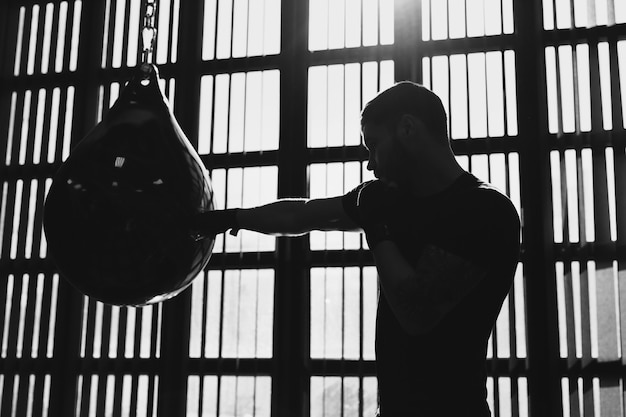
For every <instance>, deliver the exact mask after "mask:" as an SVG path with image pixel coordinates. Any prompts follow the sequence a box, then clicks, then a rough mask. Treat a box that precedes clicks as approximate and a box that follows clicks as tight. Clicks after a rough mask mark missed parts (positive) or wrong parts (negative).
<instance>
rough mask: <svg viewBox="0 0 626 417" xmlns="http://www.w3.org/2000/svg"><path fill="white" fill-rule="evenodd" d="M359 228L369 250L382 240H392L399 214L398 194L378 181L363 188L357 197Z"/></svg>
mask: <svg viewBox="0 0 626 417" xmlns="http://www.w3.org/2000/svg"><path fill="white" fill-rule="evenodd" d="M356 204H357V208H358V213H359V220H360V223H361V224H360V226H361V227H362V228H363V230H364V231H365V237H366V239H367V243H368V245H369V247H370V248H371V249H373V248H374V246H376V245H377V244H378V243H379V242H381V241H383V240H390V239H392V235H393V229H394V227H393V226H394V225H395V224H397V222H398V219H397V215H398V214H399V212H400V210H399V209H400V204H401V199H400V193H399V191H398V190H397V189H396V188H392V187H389V186H388V185H387V184H385V183H384V182H382V181H380V180H376V181H371V182H369V183H367V184H365V185H364V186H363V188H361V190H360V191H359V194H358V196H357V203H356Z"/></svg>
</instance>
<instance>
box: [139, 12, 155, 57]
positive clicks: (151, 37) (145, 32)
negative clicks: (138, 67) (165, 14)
mask: <svg viewBox="0 0 626 417" xmlns="http://www.w3.org/2000/svg"><path fill="white" fill-rule="evenodd" d="M156 8H157V4H156V0H146V13H145V15H144V16H143V29H142V30H141V38H142V41H143V52H142V54H141V57H142V61H143V64H144V65H146V64H152V58H153V57H152V55H153V54H152V51H153V50H154V44H155V42H156V36H157V28H156V26H155V19H156Z"/></svg>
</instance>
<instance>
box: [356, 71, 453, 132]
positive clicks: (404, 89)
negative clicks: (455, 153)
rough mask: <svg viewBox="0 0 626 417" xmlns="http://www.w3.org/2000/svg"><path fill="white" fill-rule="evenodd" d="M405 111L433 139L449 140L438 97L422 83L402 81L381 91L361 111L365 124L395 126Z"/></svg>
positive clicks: (446, 123) (390, 127)
mask: <svg viewBox="0 0 626 417" xmlns="http://www.w3.org/2000/svg"><path fill="white" fill-rule="evenodd" d="M404 114H410V115H412V116H414V117H416V118H417V119H419V120H420V121H421V122H422V123H423V124H424V126H425V127H426V128H427V129H428V131H429V132H430V133H431V134H432V135H434V136H435V137H436V138H441V139H443V140H445V141H446V142H447V141H448V118H447V115H446V110H445V109H444V107H443V104H442V103H441V100H440V99H439V97H438V96H437V95H436V94H435V93H433V92H432V91H430V90H429V89H428V88H426V87H424V86H423V85H421V84H417V83H414V82H411V81H401V82H398V83H396V84H394V85H393V86H391V87H389V88H388V89H387V90H384V91H382V92H381V93H379V94H378V95H377V96H376V97H374V98H373V99H372V100H371V101H370V102H368V103H367V104H366V105H365V107H364V108H363V111H362V112H361V126H364V125H365V124H367V123H372V124H377V125H384V126H386V127H387V128H389V129H394V128H395V125H396V123H398V121H399V120H400V118H401V117H402V116H403V115H404Z"/></svg>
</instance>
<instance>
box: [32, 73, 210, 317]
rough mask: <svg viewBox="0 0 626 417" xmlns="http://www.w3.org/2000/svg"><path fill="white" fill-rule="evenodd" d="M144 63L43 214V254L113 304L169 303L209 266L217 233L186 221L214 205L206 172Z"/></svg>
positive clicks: (64, 169) (81, 146)
mask: <svg viewBox="0 0 626 417" xmlns="http://www.w3.org/2000/svg"><path fill="white" fill-rule="evenodd" d="M158 79H159V77H158V72H157V69H156V67H155V66H154V65H151V64H144V65H142V66H140V67H138V68H137V72H136V74H135V75H134V77H133V78H132V79H131V81H130V82H129V83H128V85H127V86H126V87H125V88H124V89H123V91H122V93H121V94H120V97H119V99H118V100H117V101H116V102H115V104H114V105H113V107H112V108H111V109H110V110H109V111H108V113H107V114H106V116H105V117H104V118H103V120H102V122H101V123H100V124H98V125H97V126H96V127H95V128H94V129H93V130H92V131H91V132H90V133H89V134H88V135H87V136H86V137H85V138H84V139H83V140H82V141H80V142H79V143H78V145H77V146H76V147H75V148H74V149H73V151H72V153H71V155H70V157H69V158H68V159H67V161H65V162H64V163H63V165H62V166H61V168H60V169H59V171H58V172H57V174H56V176H55V177H54V179H53V182H52V186H51V188H50V191H49V193H48V196H47V199H46V204H45V211H44V230H45V233H46V238H47V241H48V248H49V252H50V255H51V256H52V258H53V260H54V261H55V263H56V265H57V267H58V269H59V271H60V273H61V275H63V276H64V277H65V278H66V279H67V280H68V281H69V282H71V283H72V284H73V285H74V286H75V287H76V288H77V289H78V290H79V291H81V292H82V293H84V294H85V295H88V296H90V297H92V298H94V299H97V300H99V301H102V302H105V303H108V304H115V305H134V306H139V305H145V304H151V303H156V302H160V301H164V300H167V299H169V298H171V297H174V296H175V295H177V294H178V293H180V292H181V291H182V290H183V289H185V288H186V287H187V286H188V285H189V284H191V282H192V280H193V279H194V278H195V277H196V276H197V274H198V273H199V272H200V271H201V270H202V269H203V268H204V266H205V265H206V264H207V262H208V260H209V257H210V256H211V251H212V249H213V244H214V238H212V237H209V238H200V237H199V236H196V235H195V233H194V231H193V230H192V227H191V225H190V220H191V219H192V217H193V216H194V215H197V214H198V213H201V212H204V211H207V210H213V209H214V202H213V191H212V188H211V182H210V178H209V176H208V173H207V171H206V169H205V167H204V165H203V163H202V161H201V160H200V158H199V156H198V154H197V153H196V151H195V150H194V149H193V147H192V146H191V144H190V143H189V141H188V140H187V138H186V137H185V134H184V133H183V131H182V130H181V128H180V126H179V125H178V123H177V121H176V119H175V118H174V115H173V114H172V111H171V109H170V108H169V106H168V104H167V100H166V98H165V97H164V95H163V93H162V91H161V89H160V87H159V83H158Z"/></svg>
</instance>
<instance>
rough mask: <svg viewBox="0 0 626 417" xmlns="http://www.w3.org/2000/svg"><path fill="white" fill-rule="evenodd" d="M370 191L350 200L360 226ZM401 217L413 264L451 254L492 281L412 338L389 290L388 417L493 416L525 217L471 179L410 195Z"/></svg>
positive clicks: (383, 324) (382, 326) (384, 390)
mask: <svg viewBox="0 0 626 417" xmlns="http://www.w3.org/2000/svg"><path fill="white" fill-rule="evenodd" d="M363 186H364V184H361V185H360V186H359V187H357V188H355V189H354V190H352V191H351V192H349V193H348V194H346V195H345V196H344V197H343V205H344V209H345V211H346V213H347V214H348V215H349V216H350V217H351V218H352V219H353V220H354V221H355V222H356V223H357V224H361V221H360V218H359V212H358V208H357V206H356V201H357V196H358V192H359V190H360V189H361V188H362V187H363ZM394 213H395V214H394V221H396V222H398V219H400V220H399V221H400V222H401V223H402V227H401V228H399V229H400V230H402V231H403V232H402V233H400V235H399V236H398V237H397V238H396V239H394V240H395V241H396V243H397V244H398V246H399V248H400V251H401V252H402V254H403V255H404V256H405V258H406V259H407V260H408V261H409V262H410V263H411V264H413V265H415V264H416V262H417V261H418V259H419V258H420V257H422V256H425V257H426V256H431V253H434V252H444V253H448V254H452V255H453V256H455V257H460V258H463V260H465V261H468V262H469V264H470V265H473V266H476V267H477V268H476V269H477V270H481V271H483V273H484V272H485V271H486V275H485V276H484V277H483V278H482V279H481V280H480V282H479V283H478V284H477V285H476V286H475V287H473V289H472V290H471V291H470V292H469V294H468V295H467V296H465V297H464V298H463V299H462V300H461V302H460V303H458V304H457V305H456V306H455V307H454V308H453V309H452V310H451V311H449V312H448V313H447V314H446V315H445V317H444V318H443V320H441V321H440V322H439V323H438V324H437V325H436V327H435V328H433V329H432V330H430V331H428V332H427V333H425V334H418V335H410V334H408V333H407V332H405V331H404V330H403V328H402V327H401V326H400V323H399V322H398V320H397V319H396V317H395V315H394V313H393V312H392V310H391V309H390V306H389V304H388V303H387V300H386V298H385V296H384V292H381V295H380V298H379V302H378V316H377V321H376V369H377V377H378V388H379V395H380V411H381V417H396V416H435V415H436V416H439V417H441V416H455V417H458V416H472V417H482V416H489V415H490V412H489V407H488V405H487V402H486V397H487V391H486V379H487V374H486V369H485V362H486V353H487V342H488V339H489V335H490V333H491V329H492V327H493V325H494V323H495V320H496V318H497V316H498V313H499V311H500V308H501V306H502V302H503V301H504V298H505V297H506V295H507V293H508V291H509V289H510V287H511V284H512V281H513V277H514V273H515V269H516V267H517V261H518V255H519V226H520V224H519V217H518V215H517V211H516V210H515V208H514V206H513V205H512V204H511V202H510V200H509V199H508V198H507V197H506V196H505V195H504V194H502V193H501V192H499V191H498V190H496V189H495V188H493V187H492V186H490V185H489V184H486V183H483V182H481V181H479V180H478V179H477V178H476V177H474V176H473V175H471V174H464V175H462V176H461V177H459V179H457V180H456V181H455V183H454V184H453V185H452V186H450V187H449V188H448V189H446V190H445V191H443V192H441V193H439V194H437V195H434V196H430V197H428V198H419V199H418V198H414V197H411V196H409V195H402V196H401V204H399V205H398V207H397V209H396V210H394ZM396 229H398V228H397V227H396ZM461 279H462V278H461Z"/></svg>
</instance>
